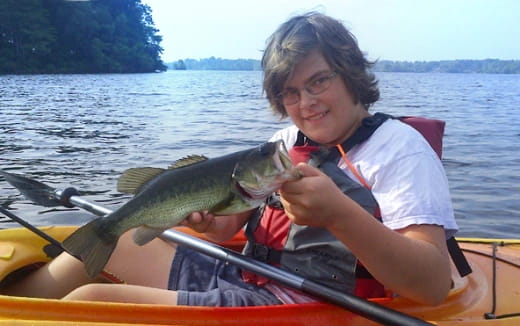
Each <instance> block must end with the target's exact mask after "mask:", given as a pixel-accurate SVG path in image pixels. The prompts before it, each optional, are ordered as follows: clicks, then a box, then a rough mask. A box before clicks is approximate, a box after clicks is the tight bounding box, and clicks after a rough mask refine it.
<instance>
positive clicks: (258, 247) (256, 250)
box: [251, 243, 282, 264]
mask: <svg viewBox="0 0 520 326" xmlns="http://www.w3.org/2000/svg"><path fill="white" fill-rule="evenodd" d="M251 249H252V250H251V255H252V256H253V258H255V259H256V260H259V261H261V262H264V263H269V264H279V263H280V259H281V257H282V251H280V250H276V249H273V248H269V247H267V246H264V245H262V244H259V243H255V244H254V245H253V248H251Z"/></svg>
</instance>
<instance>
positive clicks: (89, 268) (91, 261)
mask: <svg viewBox="0 0 520 326" xmlns="http://www.w3.org/2000/svg"><path fill="white" fill-rule="evenodd" d="M101 230H102V228H101V219H99V218H98V219H95V220H93V221H92V222H90V223H88V224H86V225H84V226H82V227H80V228H79V229H77V230H76V231H75V232H74V233H72V234H71V235H70V236H69V237H68V238H67V239H65V240H64V241H63V247H64V248H65V250H66V251H67V252H68V253H69V254H71V255H73V256H75V257H78V258H80V259H81V260H82V261H83V264H84V265H85V270H86V272H87V274H88V275H89V277H90V278H94V277H96V276H97V275H98V274H99V273H101V271H102V270H103V268H104V267H105V265H106V264H107V262H108V259H109V258H110V256H111V255H112V252H113V251H114V249H115V247H116V244H117V240H118V238H119V237H118V236H116V235H110V234H109V232H101Z"/></svg>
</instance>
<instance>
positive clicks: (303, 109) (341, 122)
mask: <svg viewBox="0 0 520 326" xmlns="http://www.w3.org/2000/svg"><path fill="white" fill-rule="evenodd" d="M332 72H333V70H332V68H331V67H330V65H329V64H328V63H327V61H326V60H325V58H324V57H323V55H322V54H321V52H320V51H317V50H314V51H311V52H310V53H309V54H308V55H307V56H306V57H304V58H303V59H302V60H301V61H300V62H299V63H298V64H296V66H295V67H294V71H293V74H292V75H291V77H290V78H289V80H288V81H287V82H286V84H285V87H284V90H283V91H286V90H299V94H300V100H299V101H298V102H297V103H294V104H290V105H285V110H286V111H287V114H288V115H289V117H290V118H291V120H292V121H293V123H294V124H295V125H296V126H297V127H298V129H300V130H301V131H302V132H303V133H304V134H305V135H306V136H307V137H309V138H311V139H312V140H314V141H316V142H318V143H320V144H322V145H325V146H328V147H331V146H334V145H336V144H340V143H342V142H343V141H345V140H346V139H347V138H348V137H350V136H351V135H352V134H353V133H354V131H355V130H356V129H357V127H358V126H359V125H360V124H361V120H362V119H363V118H365V117H367V116H369V114H368V112H367V110H366V109H365V107H364V106H363V105H362V104H361V102H358V103H357V104H355V103H354V99H353V98H352V95H351V94H350V92H349V90H348V89H347V87H346V85H345V82H344V81H343V79H342V78H341V77H340V78H338V77H339V76H338V77H336V78H333V79H331V83H330V86H329V87H328V88H327V89H326V90H324V91H323V92H321V93H319V94H317V95H312V94H310V93H309V92H308V91H306V90H305V87H307V86H308V85H309V83H311V81H313V80H314V79H315V78H317V77H318V76H327V75H328V74H331V73H332ZM283 91H282V92H283Z"/></svg>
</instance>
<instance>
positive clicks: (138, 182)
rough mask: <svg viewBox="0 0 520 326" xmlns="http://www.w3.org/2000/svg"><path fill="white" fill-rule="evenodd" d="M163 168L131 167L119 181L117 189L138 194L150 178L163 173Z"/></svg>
mask: <svg viewBox="0 0 520 326" xmlns="http://www.w3.org/2000/svg"><path fill="white" fill-rule="evenodd" d="M164 171H165V170H164V169H161V168H150V167H146V168H131V169H128V170H126V171H125V172H124V173H123V175H122V176H121V177H120V178H119V180H118V181H117V191H119V192H124V193H128V194H137V193H139V192H140V191H141V189H142V188H143V186H144V185H145V184H147V183H148V182H149V181H150V180H152V179H153V178H155V177H156V176H158V175H159V174H161V173H163V172H164Z"/></svg>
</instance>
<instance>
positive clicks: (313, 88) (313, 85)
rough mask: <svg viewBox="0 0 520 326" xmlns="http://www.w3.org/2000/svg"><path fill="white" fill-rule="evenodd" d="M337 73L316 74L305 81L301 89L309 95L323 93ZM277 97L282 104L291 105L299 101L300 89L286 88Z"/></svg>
mask: <svg viewBox="0 0 520 326" xmlns="http://www.w3.org/2000/svg"><path fill="white" fill-rule="evenodd" d="M337 75H338V73H337V72H335V71H333V72H331V73H326V74H321V75H318V76H316V77H314V78H312V79H311V80H309V81H307V82H306V83H305V84H304V86H303V89H304V90H305V91H306V92H307V93H309V94H311V95H318V94H320V93H323V92H325V91H326V90H327V88H329V87H330V85H331V84H332V80H333V79H334V78H336V76H337ZM279 97H280V99H281V101H282V103H283V105H293V104H296V103H298V102H299V101H300V97H301V91H300V90H299V89H296V88H286V89H285V90H284V91H283V92H282V93H280V95H279Z"/></svg>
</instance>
